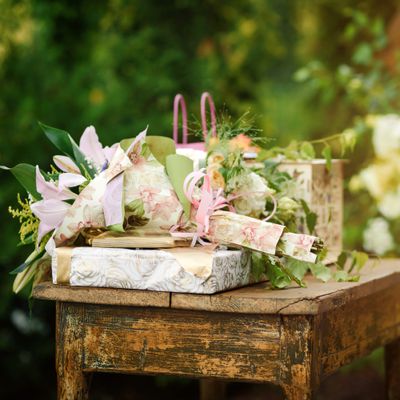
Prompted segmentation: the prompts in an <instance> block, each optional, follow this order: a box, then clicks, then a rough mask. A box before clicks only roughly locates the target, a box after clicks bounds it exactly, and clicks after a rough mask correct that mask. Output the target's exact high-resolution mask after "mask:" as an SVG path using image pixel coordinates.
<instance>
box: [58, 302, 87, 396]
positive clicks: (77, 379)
mask: <svg viewBox="0 0 400 400" xmlns="http://www.w3.org/2000/svg"><path fill="white" fill-rule="evenodd" d="M82 310H83V309H82V307H81V306H79V305H73V304H71V303H62V302H57V304H56V324H57V326H56V372H57V399H58V400H87V399H88V398H89V381H90V378H91V377H90V376H89V374H85V373H84V372H83V369H82V355H83V345H82V339H83V335H82V329H81V326H82V319H81V318H79V316H80V314H81V313H82Z"/></svg>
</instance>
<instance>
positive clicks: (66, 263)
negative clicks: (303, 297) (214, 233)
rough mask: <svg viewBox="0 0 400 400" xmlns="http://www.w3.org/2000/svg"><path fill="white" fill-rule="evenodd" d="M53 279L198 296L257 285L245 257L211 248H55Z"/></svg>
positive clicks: (249, 260)
mask: <svg viewBox="0 0 400 400" xmlns="http://www.w3.org/2000/svg"><path fill="white" fill-rule="evenodd" d="M52 275H53V283H55V284H68V285H71V286H95V287H110V288H123V289H142V290H156V291H168V292H180V293H201V294H211V293H216V292H220V291H223V290H228V289H233V288H236V287H240V286H244V285H248V284H250V283H255V282H256V280H255V277H254V276H253V274H252V269H251V256H250V253H249V252H247V251H243V250H224V249H218V250H215V249H214V246H205V247H194V248H191V247H188V248H174V249H163V250H153V249H146V250H145V249H140V250H139V249H122V248H96V247H59V248H57V249H56V250H55V251H54V253H53V256H52ZM257 279H258V281H260V280H261V279H262V277H258V278H257Z"/></svg>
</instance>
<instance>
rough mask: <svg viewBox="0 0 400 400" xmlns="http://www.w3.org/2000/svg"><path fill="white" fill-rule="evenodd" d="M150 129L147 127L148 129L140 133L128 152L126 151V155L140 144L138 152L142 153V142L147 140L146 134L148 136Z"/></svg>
mask: <svg viewBox="0 0 400 400" xmlns="http://www.w3.org/2000/svg"><path fill="white" fill-rule="evenodd" d="M148 128H149V127H148V126H147V127H146V129H145V130H144V131H142V132H140V133H139V134H138V135H137V136H136V137H135V140H134V141H133V142H132V143H131V145H130V146H129V147H128V150H126V154H129V153H130V152H131V151H132V150H133V149H134V148H135V146H136V144H138V143H140V146H139V147H138V152H140V151H141V149H142V146H141V142H142V141H144V140H145V138H146V134H147V129H148Z"/></svg>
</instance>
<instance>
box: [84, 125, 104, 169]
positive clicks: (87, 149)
mask: <svg viewBox="0 0 400 400" xmlns="http://www.w3.org/2000/svg"><path fill="white" fill-rule="evenodd" d="M79 148H80V149H81V151H82V153H83V154H84V155H85V156H86V157H88V158H89V159H90V160H92V161H93V163H94V164H95V166H96V167H98V168H101V167H102V166H103V165H104V163H105V162H106V161H107V160H106V157H105V155H104V152H103V146H102V145H101V143H100V141H99V137H98V136H97V133H96V130H95V129H94V127H93V126H89V127H87V128H86V129H85V131H84V132H83V134H82V136H81V140H80V142H79Z"/></svg>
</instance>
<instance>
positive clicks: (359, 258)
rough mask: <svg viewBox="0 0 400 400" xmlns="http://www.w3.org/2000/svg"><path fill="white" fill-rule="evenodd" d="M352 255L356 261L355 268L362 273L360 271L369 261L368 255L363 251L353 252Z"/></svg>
mask: <svg viewBox="0 0 400 400" xmlns="http://www.w3.org/2000/svg"><path fill="white" fill-rule="evenodd" d="M351 255H352V256H353V257H354V260H355V266H356V269H357V271H360V269H361V268H362V267H363V266H364V265H365V264H366V263H367V261H368V260H369V257H368V254H367V253H364V252H363V251H356V250H354V251H352V252H351Z"/></svg>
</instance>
